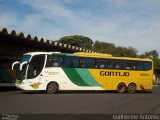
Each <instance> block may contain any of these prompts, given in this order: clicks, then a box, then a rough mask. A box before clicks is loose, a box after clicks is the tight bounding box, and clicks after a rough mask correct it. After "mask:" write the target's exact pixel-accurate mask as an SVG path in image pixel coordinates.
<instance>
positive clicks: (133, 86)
mask: <svg viewBox="0 0 160 120" xmlns="http://www.w3.org/2000/svg"><path fill="white" fill-rule="evenodd" d="M136 89H137V86H136V84H135V83H130V84H129V85H128V88H127V91H128V93H135V92H136Z"/></svg>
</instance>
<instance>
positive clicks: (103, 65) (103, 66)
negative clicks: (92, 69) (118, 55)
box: [98, 59, 106, 69]
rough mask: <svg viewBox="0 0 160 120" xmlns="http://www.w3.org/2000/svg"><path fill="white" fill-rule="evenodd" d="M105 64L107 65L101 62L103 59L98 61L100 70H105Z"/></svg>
mask: <svg viewBox="0 0 160 120" xmlns="http://www.w3.org/2000/svg"><path fill="white" fill-rule="evenodd" d="M105 64H106V63H105V60H101V59H100V60H98V68H102V69H103V68H105Z"/></svg>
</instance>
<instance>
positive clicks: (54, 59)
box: [46, 55, 63, 67]
mask: <svg viewBox="0 0 160 120" xmlns="http://www.w3.org/2000/svg"><path fill="white" fill-rule="evenodd" d="M62 61H63V58H62V57H59V56H51V55H50V56H47V63H46V67H58V66H61V63H62Z"/></svg>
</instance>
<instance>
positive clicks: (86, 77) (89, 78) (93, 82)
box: [75, 68, 99, 86]
mask: <svg viewBox="0 0 160 120" xmlns="http://www.w3.org/2000/svg"><path fill="white" fill-rule="evenodd" d="M75 70H76V71H77V73H78V74H79V75H80V76H81V78H82V80H83V81H84V82H85V83H86V84H88V85H89V86H99V84H98V83H97V82H96V80H95V79H94V78H93V77H92V75H91V74H90V72H89V71H88V69H83V68H76V69H75Z"/></svg>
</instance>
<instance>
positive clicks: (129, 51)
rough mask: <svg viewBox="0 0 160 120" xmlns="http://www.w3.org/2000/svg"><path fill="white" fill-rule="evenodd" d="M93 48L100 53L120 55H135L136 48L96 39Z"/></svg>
mask: <svg viewBox="0 0 160 120" xmlns="http://www.w3.org/2000/svg"><path fill="white" fill-rule="evenodd" d="M93 50H94V51H96V52H100V53H108V54H112V55H113V56H121V57H127V56H128V57H137V52H138V51H137V50H136V49H135V48H133V47H128V48H126V47H120V46H119V47H116V46H115V45H114V44H113V43H106V42H99V41H96V42H95V43H94V45H93Z"/></svg>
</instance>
